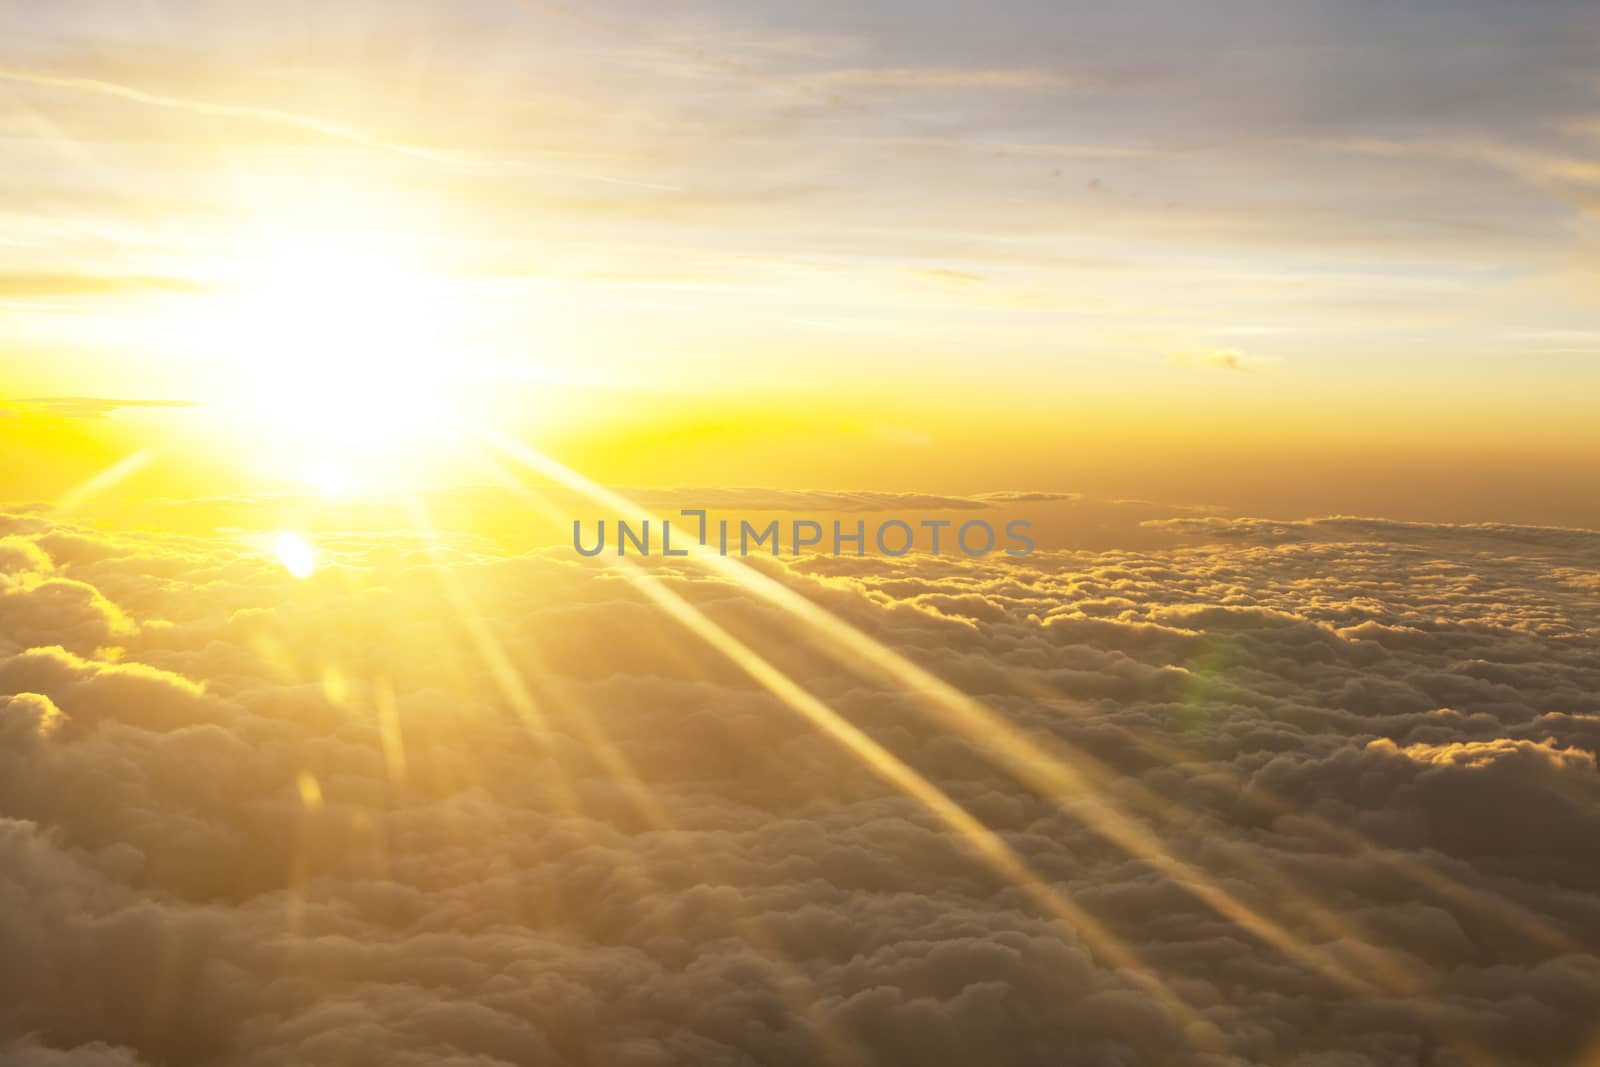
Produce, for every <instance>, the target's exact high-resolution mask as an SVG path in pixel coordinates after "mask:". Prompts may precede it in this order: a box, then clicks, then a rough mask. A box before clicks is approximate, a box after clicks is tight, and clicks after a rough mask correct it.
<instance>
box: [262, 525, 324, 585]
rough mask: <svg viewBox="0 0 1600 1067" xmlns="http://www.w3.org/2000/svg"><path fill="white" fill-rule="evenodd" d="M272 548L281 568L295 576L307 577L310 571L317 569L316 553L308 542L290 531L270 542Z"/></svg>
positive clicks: (309, 575)
mask: <svg viewBox="0 0 1600 1067" xmlns="http://www.w3.org/2000/svg"><path fill="white" fill-rule="evenodd" d="M272 550H273V552H275V553H276V554H277V556H278V562H279V563H282V564H283V569H284V570H286V571H288V572H289V573H290V574H292V575H294V577H296V578H309V577H311V572H312V571H314V570H316V569H317V554H316V551H315V550H314V549H312V547H311V544H310V542H308V541H307V540H306V539H305V538H304V537H301V536H300V535H299V534H297V533H294V532H292V531H286V532H284V533H281V534H279V535H278V537H277V540H275V541H273V543H272Z"/></svg>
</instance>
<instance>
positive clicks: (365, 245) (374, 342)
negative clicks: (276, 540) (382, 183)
mask: <svg viewBox="0 0 1600 1067" xmlns="http://www.w3.org/2000/svg"><path fill="white" fill-rule="evenodd" d="M263 226H265V221H264V220H263ZM269 229H270V235H261V234H253V235H244V236H242V237H240V238H239V239H237V240H236V241H233V242H230V243H229V244H228V245H226V246H224V248H223V249H222V251H221V254H220V255H219V256H218V257H216V258H214V259H208V260H207V261H206V262H205V263H204V264H197V268H196V269H197V272H198V273H200V274H202V275H203V276H204V277H205V278H206V279H207V280H206V283H205V287H204V291H203V292H202V293H201V294H200V295H198V296H197V297H195V298H194V299H193V300H192V301H191V302H189V303H188V305H187V306H186V307H184V308H183V309H182V310H181V311H179V312H178V314H179V316H180V317H181V319H182V321H181V322H176V323H173V324H172V327H173V328H174V329H175V330H180V331H181V335H182V336H184V337H185V338H187V339H188V341H189V343H190V345H191V346H197V347H199V348H200V349H201V350H202V351H203V352H204V353H206V356H205V358H206V360H207V361H208V362H209V363H210V364H211V366H210V368H209V370H210V375H209V376H210V377H211V380H212V381H213V383H214V385H213V389H214V390H215V392H216V393H217V396H216V398H215V400H214V406H215V407H216V409H217V410H218V411H219V412H222V413H224V416H223V417H224V418H225V419H226V420H227V431H228V435H229V436H230V437H231V438H232V439H233V441H232V443H233V444H234V445H235V446H236V447H239V448H240V449H241V451H242V452H243V454H244V455H245V456H246V457H247V458H248V461H249V465H250V466H251V467H252V468H255V469H256V470H257V471H258V472H260V473H265V474H268V475H269V476H270V477H272V478H273V479H274V480H276V481H278V482H281V483H287V484H290V485H299V486H301V487H304V488H309V489H311V490H314V491H315V492H317V493H319V494H321V495H323V496H329V497H337V496H344V495H347V494H349V493H351V492H353V491H360V490H367V489H372V490H384V489H399V488H409V487H411V486H412V485H413V484H414V482H415V480H416V473H417V471H418V470H419V469H421V468H423V467H425V466H427V465H428V464H429V463H430V462H431V461H432V460H433V459H434V458H435V457H437V456H438V455H439V453H440V452H441V450H442V448H443V444H442V442H444V441H446V440H447V439H451V438H455V437H458V436H459V435H458V433H457V431H458V429H459V427H460V425H461V424H462V423H463V420H464V418H465V416H464V414H463V412H464V410H465V409H466V408H467V407H468V406H469V405H468V404H467V403H466V402H465V392H466V383H467V380H468V377H469V370H468V368H470V367H471V366H472V365H473V362H472V359H471V352H470V349H471V345H472V342H471V341H470V337H471V334H472V329H471V316H470V314H469V311H468V308H467V307H466V306H465V300H464V297H463V295H462V293H463V289H464V285H463V282H462V280H461V279H459V278H455V277H452V276H449V275H447V274H446V273H443V272H442V270H435V269H434V268H433V267H432V266H431V265H430V264H429V263H428V262H427V260H426V258H425V257H424V256H423V255H422V254H421V253H420V252H419V251H418V249H417V246H416V244H415V242H414V241H410V240H408V238H406V237H405V235H404V234H403V232H401V231H389V230H385V229H382V228H376V227H374V226H371V225H367V224H365V223H364V224H363V226H362V228H360V229H352V228H348V227H346V228H341V227H339V226H337V225H335V224H333V223H330V224H329V225H327V226H326V227H321V228H306V229H298V228H294V227H292V226H288V225H283V226H274V227H270V228H269Z"/></svg>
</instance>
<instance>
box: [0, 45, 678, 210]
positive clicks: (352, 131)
mask: <svg viewBox="0 0 1600 1067" xmlns="http://www.w3.org/2000/svg"><path fill="white" fill-rule="evenodd" d="M0 81H10V82H21V83H22V84H25V85H37V86H41V87H44V88H48V89H66V90H69V91H72V92H81V93H95V94H97V95H100V96H109V97H113V98H115V99H118V100H128V101H131V102H133V103H136V104H144V105H146V106H148V107H159V108H167V109H169V110H173V111H187V112H189V113H190V114H194V115H212V116H216V117H219V118H230V119H244V120H246V121H250V122H262V123H267V124H270V125H274V126H283V127H287V128H289V129H295V130H303V131H305V132H307V133H314V134H318V135H320V136H323V137H327V138H330V139H332V140H336V141H343V142H345V143H346V144H353V145H358V146H360V147H362V148H370V149H373V150H374V151H379V152H388V153H391V154H393V155H400V156H406V157H408V158H411V159H420V160H424V161H426V162H429V163H437V164H440V165H442V166H447V167H460V168H466V169H482V168H484V167H490V168H494V169H498V170H527V171H529V172H530V173H534V174H538V175H542V176H546V177H559V178H577V179H581V180H583V181H591V182H601V183H604V184H607V185H623V186H629V187H631V188H636V189H653V190H657V191H660V192H681V191H682V190H680V189H678V188H677V187H676V186H671V185H661V184H658V183H655V182H645V181H637V180H635V179H632V178H615V177H611V176H610V175H605V174H589V173H580V172H572V171H561V170H553V169H550V168H548V167H535V166H532V165H530V164H528V163H525V162H524V161H522V160H502V159H481V158H475V157H472V156H468V155H462V154H459V153H455V152H447V151H443V150H441V149H437V148H430V147H427V146H425V145H414V144H407V143H405V142H403V141H389V140H385V139H384V138H381V137H375V136H373V135H372V134H370V133H367V132H366V131H364V130H360V129H357V128H355V127H354V126H346V125H344V124H342V123H338V122H331V121H329V120H327V119H323V118H319V117H317V116H315V115H306V114H302V113H300V112H297V111H284V110H281V109H279V108H273V107H256V106H254V105H249V104H226V103H217V102H213V101H210V100H195V99H192V98H190V97H184V96H170V95H167V94H165V93H152V92H147V91H145V90H143V89H138V88H135V87H133V86H131V85H122V84H120V83H118V82H109V81H103V80H101V79H99V78H83V77H78V76H76V75H68V74H51V73H47V72H42V71H34V70H24V69H21V68H18V67H4V66H0Z"/></svg>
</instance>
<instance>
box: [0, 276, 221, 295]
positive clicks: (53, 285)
mask: <svg viewBox="0 0 1600 1067" xmlns="http://www.w3.org/2000/svg"><path fill="white" fill-rule="evenodd" d="M201 288H202V287H201V286H200V285H198V284H197V283H195V282H193V281H191V280H189V279H186V278H165V277H159V276H155V275H146V274H52V273H45V272H38V271H30V272H26V273H23V272H16V271H11V272H0V300H11V299H16V298H24V299H27V298H33V297H80V296H119V295H123V294H128V293H151V292H157V293H192V292H198V291H200V289H201Z"/></svg>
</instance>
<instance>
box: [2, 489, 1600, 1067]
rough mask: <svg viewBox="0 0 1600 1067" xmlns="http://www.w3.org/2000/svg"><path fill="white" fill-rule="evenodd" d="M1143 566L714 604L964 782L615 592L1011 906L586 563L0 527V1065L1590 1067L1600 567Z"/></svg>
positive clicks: (931, 562)
mask: <svg viewBox="0 0 1600 1067" xmlns="http://www.w3.org/2000/svg"><path fill="white" fill-rule="evenodd" d="M1165 525H1166V526H1167V528H1168V529H1167V530H1166V532H1168V533H1171V534H1172V535H1173V536H1174V538H1180V537H1181V538H1182V540H1181V543H1177V544H1176V545H1175V547H1169V548H1141V549H1139V550H1137V551H1134V550H1121V551H1097V552H1048V551H1047V552H1040V553H1038V554H1036V555H1034V556H1031V557H1028V558H1027V559H1016V558H999V559H987V560H970V559H959V558H942V559H932V558H928V557H925V556H918V557H907V558H904V559H884V558H869V559H851V558H845V559H831V558H819V559H805V560H801V561H797V562H792V563H779V562H771V561H760V562H756V563H755V565H756V566H759V567H761V569H762V571H763V572H764V573H765V574H767V575H770V576H771V577H773V578H776V579H777V580H779V581H780V582H782V583H784V584H785V585H786V586H787V587H789V588H791V589H793V590H794V591H796V592H798V593H799V594H801V595H802V596H804V597H805V598H806V599H807V600H808V601H810V602H811V603H814V604H816V605H818V606H820V607H821V608H823V609H825V610H826V611H828V612H829V613H831V614H832V615H833V616H834V617H836V618H838V619H839V620H842V621H843V622H844V623H846V624H847V625H848V626H850V627H852V628H854V629H855V630H857V631H859V632H860V635H861V639H860V640H861V642H862V644H861V647H862V648H863V649H867V648H874V649H876V648H880V647H881V648H887V649H889V650H891V651H892V652H894V653H895V654H896V655H897V656H899V657H903V658H904V660H905V661H908V662H909V663H911V664H914V665H916V666H918V667H920V668H923V669H926V670H927V671H930V672H931V673H932V674H933V675H935V676H937V677H938V678H940V679H943V680H944V681H946V682H948V683H950V684H951V685H952V686H954V687H955V688H956V689H957V690H960V691H961V692H963V693H965V694H969V695H971V696H972V697H974V698H976V699H977V700H978V701H979V702H981V706H982V707H983V708H984V709H985V711H986V712H987V713H992V715H993V716H994V717H995V719H994V721H995V722H997V723H1000V724H1003V727H1004V730H1003V731H1002V732H1001V733H997V734H995V735H994V736H992V737H991V736H986V735H985V734H984V733H983V732H981V731H977V730H970V729H962V728H960V727H959V726H957V725H952V723H951V722H950V721H949V720H948V719H947V718H941V717H940V716H939V715H937V714H935V713H934V712H933V710H931V709H930V707H929V705H928V702H927V700H926V699H925V698H926V694H925V693H919V692H917V691H914V690H912V689H911V688H909V687H906V686H903V685H901V686H897V685H894V684H891V683H889V682H888V681H886V680H885V678H884V677H883V676H882V675H881V674H878V673H875V672H874V671H873V670H872V669H870V666H869V664H868V659H869V657H866V656H863V657H862V659H861V661H860V662H858V661H856V660H855V659H853V658H852V657H851V655H849V654H848V653H847V652H845V653H841V650H840V649H839V648H838V647H834V646H830V645H829V644H828V643H827V642H824V641H820V640H816V639H815V635H814V634H813V633H812V632H811V631H810V629H809V628H808V627H807V626H806V625H804V624H802V623H799V622H797V621H796V620H795V619H794V618H793V617H792V616H791V615H790V614H788V613H787V612H785V611H784V610H783V609H782V608H781V607H779V606H777V605H775V604H774V603H772V602H771V601H770V600H766V599H763V598H761V597H759V596H756V595H753V594H752V593H751V591H750V590H749V589H747V588H745V587H744V586H742V585H741V584H740V583H738V582H737V581H732V580H729V579H728V578H727V576H725V575H719V574H711V573H706V572H702V571H699V570H697V569H696V567H695V566H694V565H693V564H692V563H690V562H687V561H678V560H673V561H660V560H655V561H649V562H648V563H647V564H645V566H647V567H648V573H649V575H650V579H649V580H651V581H656V582H660V583H662V586H663V587H664V588H667V589H670V590H671V591H672V592H674V593H676V594H677V595H679V596H681V597H682V598H683V599H684V600H686V601H687V602H688V603H689V604H691V605H693V606H694V607H695V608H696V609H698V610H699V611H701V612H703V613H704V615H705V617H706V618H708V619H710V620H713V621H714V623H715V625H716V626H717V627H719V628H720V629H721V630H723V631H725V632H727V633H729V634H732V635H736V636H737V638H738V639H739V640H740V641H742V642H744V643H745V644H746V645H747V646H748V647H749V648H750V649H751V650H752V651H753V652H755V653H756V654H758V655H759V656H760V657H762V659H763V660H765V661H766V662H767V663H769V664H771V665H772V666H774V667H776V668H777V669H778V670H779V671H781V672H782V674H783V675H784V676H785V677H787V678H789V679H792V680H793V681H794V682H795V683H796V684H798V685H799V686H801V687H803V688H804V689H805V690H806V691H808V692H809V693H810V694H813V695H814V696H816V697H817V698H819V699H820V700H821V701H822V702H824V703H825V704H826V705H827V706H828V708H830V709H832V710H833V711H835V712H837V713H838V714H839V715H840V716H842V717H843V719H844V720H845V721H847V722H848V723H849V724H851V725H852V726H853V727H855V728H858V729H859V730H860V731H861V732H862V734H863V736H865V737H866V738H868V739H869V740H870V743H871V747H872V750H873V751H877V752H881V753H883V754H885V757H886V758H888V759H890V760H892V761H894V762H895V763H896V765H899V766H903V767H906V768H909V769H910V770H911V771H912V772H914V773H915V774H916V775H918V776H920V778H921V779H922V780H925V781H926V782H928V783H929V784H930V785H931V786H932V787H934V788H936V789H937V790H938V791H939V792H940V793H942V794H943V795H945V796H947V797H948V798H950V799H951V800H953V801H954V802H956V803H957V804H959V805H960V806H961V807H962V808H963V809H965V810H966V811H967V812H968V813H970V814H971V815H972V816H974V817H975V818H976V819H978V820H980V821H981V822H982V823H983V824H984V825H985V826H986V827H987V828H989V830H991V831H992V832H993V833H994V834H995V835H997V836H996V840H997V841H998V842H1000V843H1001V844H1002V845H1003V846H1004V849H1005V850H1006V852H1007V853H1008V854H1011V855H1014V856H1016V857H1018V859H1019V860H1020V862H1021V863H1022V864H1023V865H1025V867H1026V870H1027V871H1029V872H1031V876H1032V877H1033V878H1035V879H1037V883H1036V884H1035V885H1033V886H1032V887H1029V886H1024V885H1022V884H1019V881H1018V879H1017V878H1016V877H1015V876H1014V874H1015V872H1012V874H1010V875H1008V874H1007V873H1006V872H1004V871H1002V870H998V869H996V867H995V866H994V864H993V863H989V862H986V861H985V853H984V850H983V849H982V848H981V847H979V846H978V845H977V844H975V843H974V842H973V841H972V840H970V839H967V838H964V837H963V836H962V835H961V834H958V833H956V832H954V831H953V830H952V829H951V827H950V826H949V825H948V823H947V821H941V819H940V818H939V817H938V816H937V815H936V814H935V813H933V812H931V811H930V810H929V808H928V806H927V805H926V803H925V802H923V801H920V800H918V799H913V798H912V797H911V796H909V795H907V793H906V792H905V791H904V790H903V789H902V788H899V787H897V786H896V784H894V782H893V781H891V777H892V776H888V775H886V774H885V773H884V770H883V766H881V765H880V766H877V767H874V766H872V765H870V763H871V761H870V760H865V759H863V758H862V756H861V754H860V751H859V750H855V751H852V750H851V749H849V748H848V747H847V746H845V745H842V744H841V743H840V741H839V739H838V737H837V736H830V735H828V734H827V733H825V732H824V731H822V730H819V729H818V728H817V726H816V725H815V723H814V722H813V721H811V720H808V719H807V718H806V717H805V716H804V715H801V714H797V713H796V711H795V710H794V709H793V707H792V706H791V703H787V702H785V701H784V700H782V699H779V697H777V696H775V695H773V693H772V692H770V691H769V689H768V688H767V687H764V686H763V685H762V684H759V683H758V681H757V679H756V678H755V677H753V676H752V674H751V673H750V672H749V671H748V670H746V669H744V668H743V667H741V666H740V664H739V663H738V662H736V660H735V659H730V658H729V657H728V656H726V655H724V654H723V653H722V652H721V651H718V650H716V649H714V648H711V647H709V646H708V645H707V644H706V643H704V642H703V641H701V640H700V639H699V638H698V637H697V636H696V635H695V634H693V633H691V632H690V631H689V630H688V629H685V628H684V627H683V626H681V625H679V623H678V622H676V621H674V620H672V619H670V618H668V617H667V616H666V615H664V614H663V613H662V611H661V610H659V608H658V607H657V606H656V604H654V603H653V602H652V601H651V600H650V599H649V598H648V597H646V596H644V595H642V594H641V592H640V591H639V590H638V589H637V588H636V587H635V586H634V584H632V582H631V581H630V579H629V578H628V577H627V576H626V575H624V574H620V573H616V572H613V571H609V570H607V569H606V566H605V564H604V562H603V561H587V560H578V559H575V558H573V557H572V555H571V553H559V552H554V551H552V552H548V553H532V554H528V555H520V556H512V555H507V554H505V553H504V552H502V551H500V550H497V549H494V548H493V547H491V546H489V545H488V544H486V543H480V542H477V541H475V540H473V539H471V538H468V537H436V538H431V539H423V538H418V537H415V536H412V535H409V534H396V535H393V536H377V535H349V536H345V537H324V538H322V539H321V540H320V542H319V546H318V547H319V550H320V551H321V552H322V556H323V558H322V566H321V568H320V569H319V571H318V573H317V574H316V575H314V576H313V577H312V578H311V579H310V580H308V581H303V582H299V581H296V580H294V579H292V578H291V577H290V576H289V575H287V574H286V573H284V571H283V569H282V568H281V567H280V566H278V565H277V563H276V562H275V561H274V560H272V559H271V558H270V555H268V554H266V553H263V552H262V551H261V550H260V549H259V547H257V546H255V545H253V544H251V543H249V542H248V541H247V540H246V539H241V538H237V537H217V538H209V539H201V538H179V537H163V536H157V535H148V534H145V535H135V534H108V533H103V532H95V531H91V530H87V529H84V528H81V527H77V526H74V525H71V524H69V523H66V522H64V521H60V520H57V519H55V518H52V517H51V516H50V515H49V514H48V513H44V512H27V511H23V512H19V513H15V514H12V515H9V516H5V517H0V1065H4V1067H36V1065H46V1064H50V1065H55V1064H71V1065H82V1067H90V1065H93V1067H131V1065H134V1064H143V1065H148V1067H155V1065H171V1067H183V1065H224V1064H226V1065H249V1067H256V1065H260V1067H280V1065H284V1064H318V1065H320V1064H330V1065H334V1064H336V1065H367V1064H370V1065H372V1067H403V1065H418V1067H420V1065H430V1067H433V1065H446V1064H448V1065H457V1067H467V1065H472V1067H489V1065H495V1064H516V1065H543V1064H550V1065H573V1067H578V1065H596V1067H600V1065H604V1067H611V1065H620V1067H646V1065H662V1067H667V1065H680V1064H683V1065H687V1064H696V1065H722V1064H726V1065H801V1064H823V1063H827V1064H835V1063H836V1064H896V1065H899V1064H904V1065H916V1067H936V1065H942V1064H950V1065H963V1067H969V1065H980V1064H981V1065H994V1067H1005V1065H1016V1067H1032V1065H1046V1064H1049V1065H1085V1067H1091V1065H1092V1067H1099V1065H1105V1067H1111V1065H1134V1064H1161V1065H1167V1064H1172V1065H1184V1064H1208V1065H1222V1064H1262V1065H1269V1064H1270V1065H1292V1067H1367V1065H1378V1064H1385V1065H1402V1064H1415V1065H1434V1067H1440V1065H1457V1064H1459V1065H1462V1067H1467V1065H1476V1064H1485V1063H1497V1064H1527V1065H1560V1064H1572V1065H1574V1067H1577V1065H1580V1064H1588V1063H1590V1062H1592V1061H1591V1060H1590V1059H1589V1057H1592V1056H1595V1055H1597V1054H1600V1046H1597V1045H1596V1044H1595V1042H1596V1036H1597V1035H1596V1027H1597V1022H1600V960H1597V958H1596V955H1595V952H1596V948H1597V947H1600V777H1597V774H1596V763H1595V761H1596V753H1597V752H1600V534H1596V533H1587V532H1575V531H1569V530H1548V529H1532V528H1525V527H1508V526H1472V527H1460V526H1429V525H1418V524H1402V523H1392V522H1383V521H1377V520H1338V519H1335V520H1319V521H1314V522H1299V523H1294V522H1267V521H1260V520H1240V519H1220V518H1189V519H1177V520H1171V521H1170V522H1168V523H1166V524H1165ZM868 640H870V642H871V644H870V645H869V644H867V641H868ZM1001 736H1005V737H1010V738H1020V739H1022V740H1023V742H1025V744H1026V745H1027V746H1028V747H1029V751H1032V752H1034V753H1036V754H1037V757H1038V758H1039V759H1040V760H1042V761H1046V762H1048V764H1049V765H1050V766H1052V767H1056V766H1059V767H1069V768H1071V772H1072V773H1071V777H1072V780H1073V781H1074V782H1076V783H1078V784H1077V786H1076V788H1074V789H1041V788H1039V787H1038V781H1037V780H1035V781H1028V782H1025V781H1024V779H1026V778H1027V777H1028V776H1027V775H1025V774H1018V773H1017V766H1016V765H1015V763H1014V762H1013V761H1009V760H1008V758H1007V757H1006V755H1005V754H1004V753H1002V752H998V751H997V750H996V747H995V745H994V744H992V743H991V742H994V741H997V740H998V739H999V738H1000V737H1001ZM1052 899H1055V900H1060V901H1065V902H1069V903H1070V905H1071V908H1073V909H1081V912H1082V913H1083V914H1084V915H1086V916H1088V917H1091V918H1092V920H1093V922H1095V923H1097V924H1099V925H1100V926H1102V927H1103V929H1104V930H1105V931H1106V932H1108V933H1109V935H1110V936H1111V937H1112V938H1114V939H1115V941H1117V942H1120V943H1121V945H1123V946H1125V947H1126V949H1127V950H1128V955H1126V956H1123V957H1119V958H1112V957H1110V956H1108V955H1107V953H1106V952H1105V951H1103V946H1102V945H1101V944H1100V943H1099V942H1097V941H1096V940H1095V938H1094V937H1092V936H1089V934H1088V932H1087V926H1085V925H1084V924H1075V923H1074V922H1071V921H1068V920H1067V919H1064V918H1063V917H1062V914H1060V913H1059V912H1056V911H1052V909H1051V907H1050V906H1049V901H1050V900H1052ZM1130 960H1131V961H1133V962H1130ZM1155 987H1159V990H1160V993H1159V994H1158V992H1157V991H1154V989H1155Z"/></svg>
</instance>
